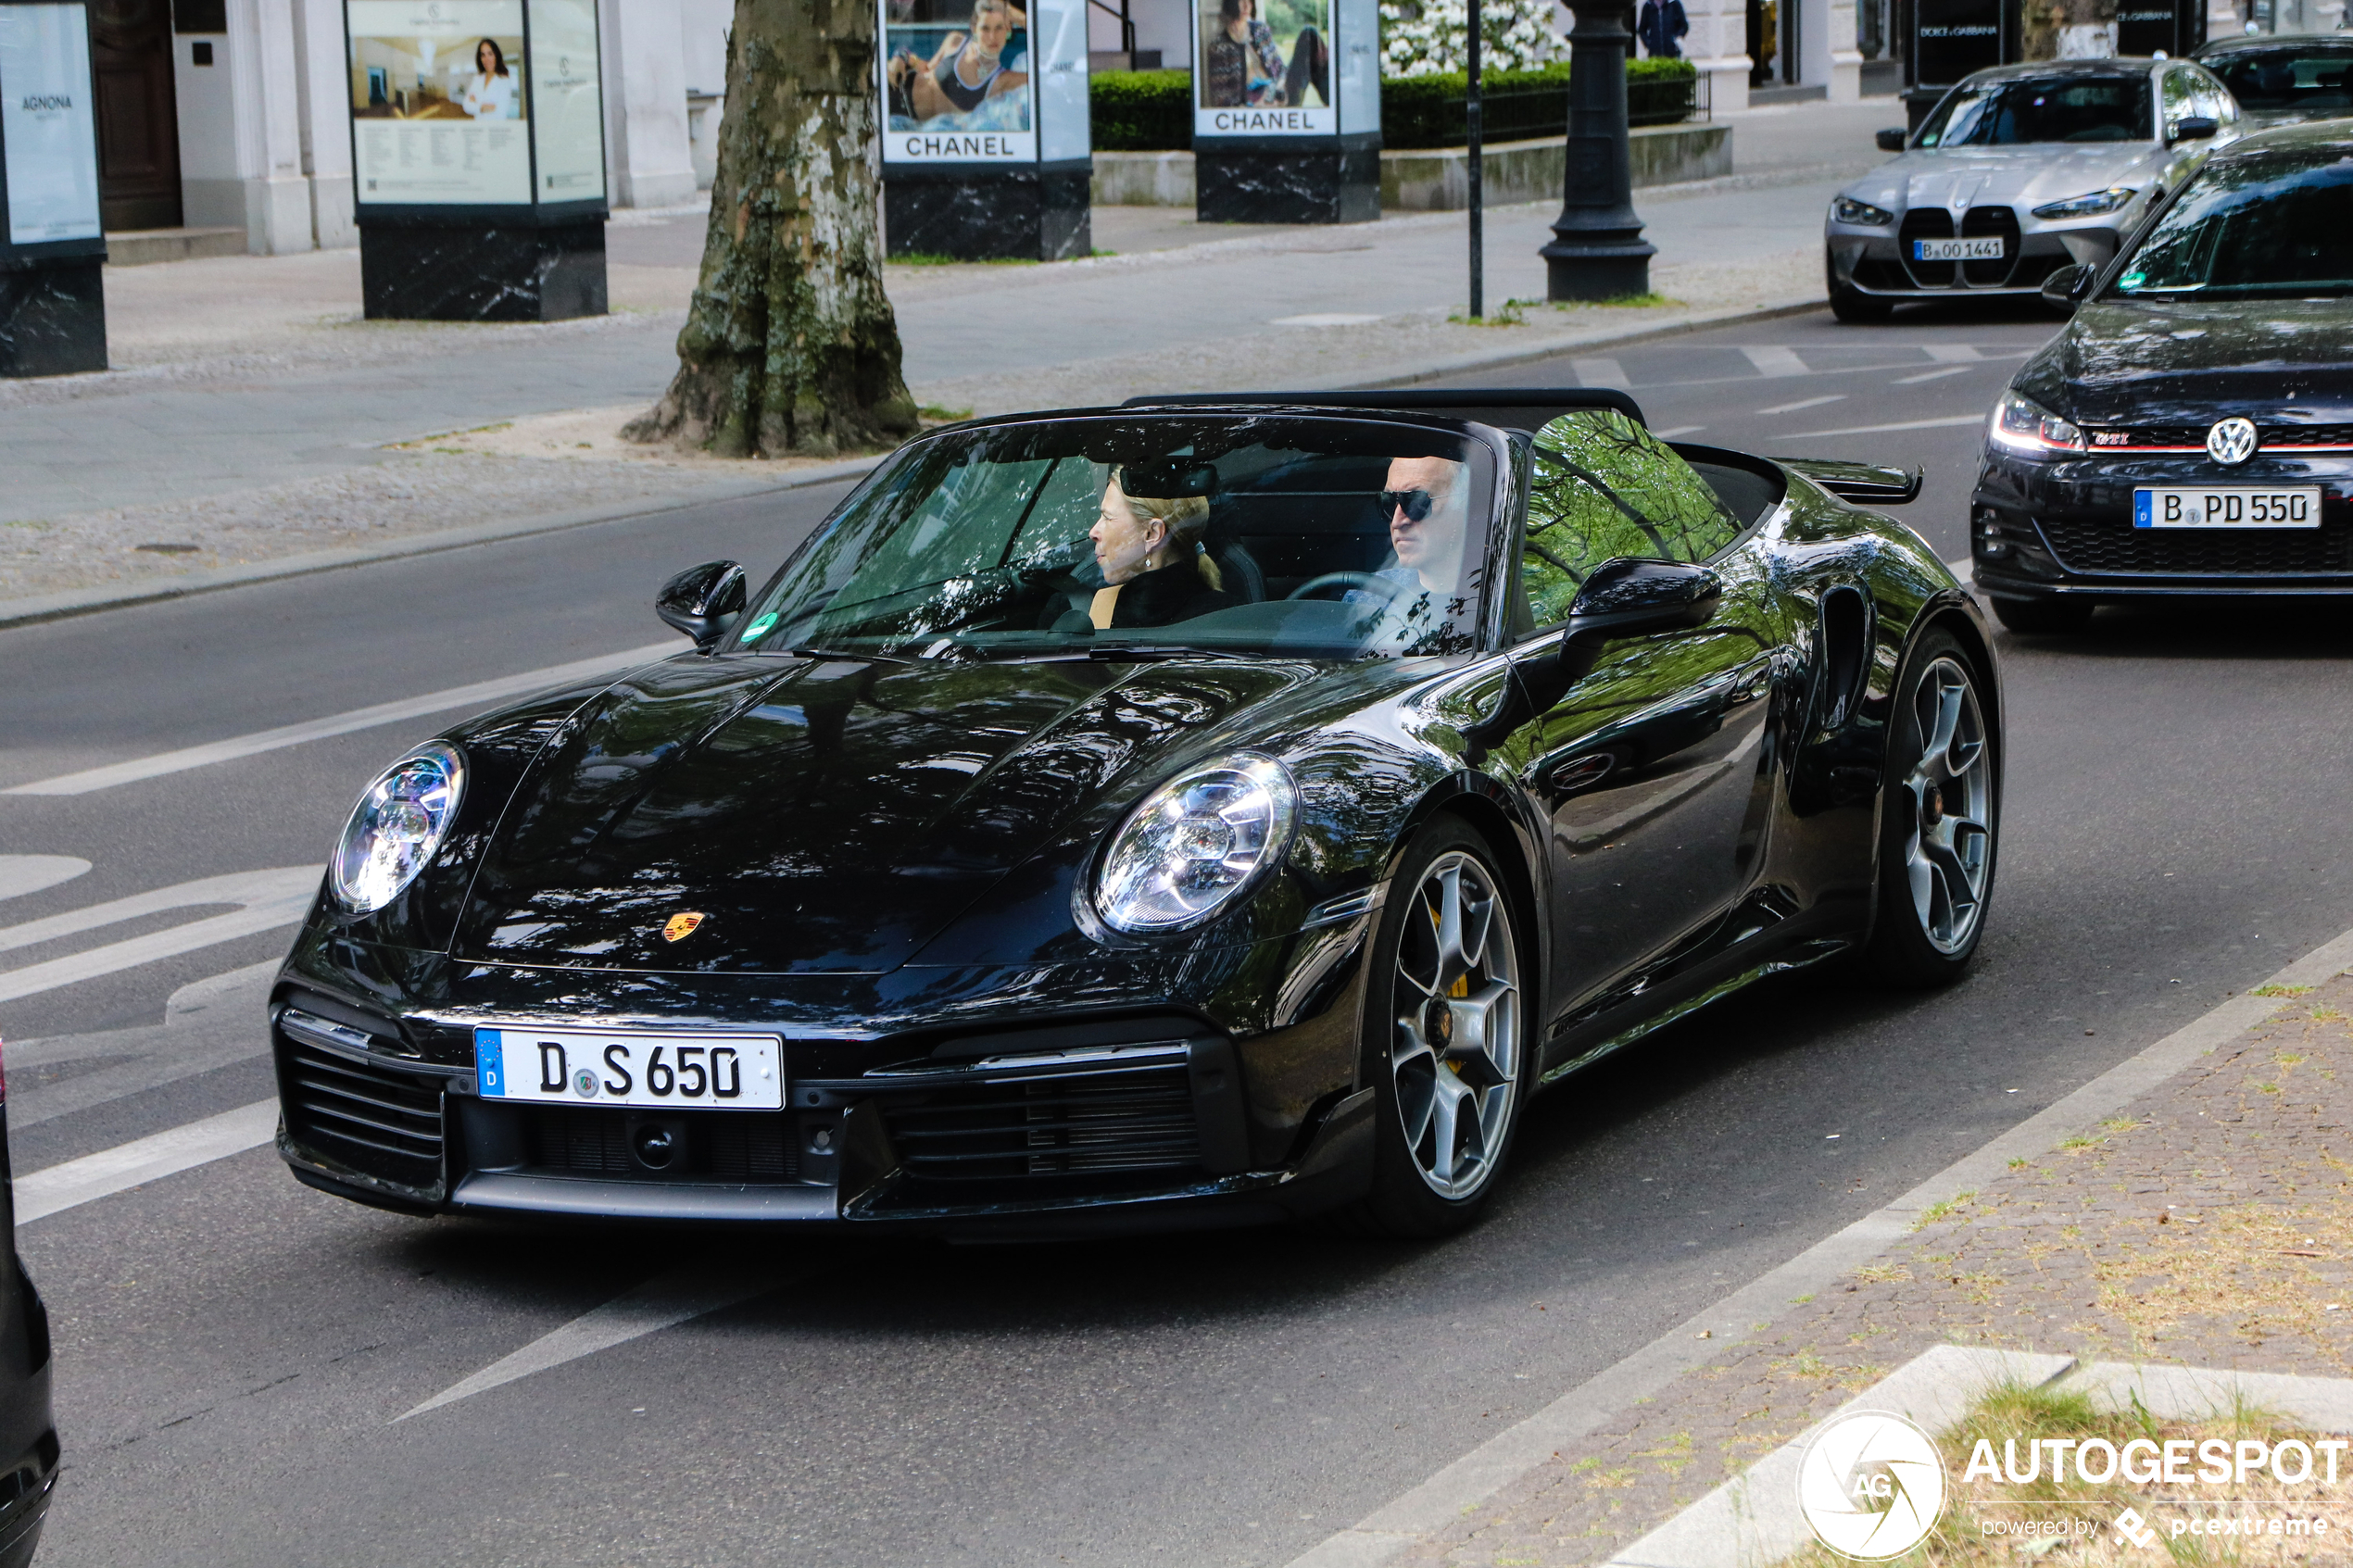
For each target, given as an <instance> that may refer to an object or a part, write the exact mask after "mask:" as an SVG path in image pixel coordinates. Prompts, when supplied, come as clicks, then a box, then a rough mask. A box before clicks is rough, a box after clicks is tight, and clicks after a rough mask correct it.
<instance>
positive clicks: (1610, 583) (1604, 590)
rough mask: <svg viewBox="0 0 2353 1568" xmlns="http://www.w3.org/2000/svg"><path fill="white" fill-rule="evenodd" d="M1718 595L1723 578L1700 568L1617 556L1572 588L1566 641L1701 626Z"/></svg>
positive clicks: (1721, 592)
mask: <svg viewBox="0 0 2353 1568" xmlns="http://www.w3.org/2000/svg"><path fill="white" fill-rule="evenodd" d="M1723 597H1724V580H1723V579H1722V578H1720V577H1718V576H1717V575H1716V573H1715V572H1713V571H1709V570H1708V569H1707V568H1706V567H1704V566H1692V565H1691V564H1690V563H1689V562H1686V561H1679V560H1637V559H1635V558H1632V557H1629V556H1620V557H1618V558H1617V559H1616V560H1605V561H1604V562H1602V564H1601V565H1599V566H1597V567H1595V568H1594V569H1593V574H1592V576H1591V577H1588V578H1587V579H1585V585H1584V586H1583V587H1582V588H1579V590H1578V591H1577V598H1576V601H1575V602H1574V603H1572V604H1571V605H1570V606H1569V607H1568V638H1567V640H1568V641H1569V642H1572V643H1576V642H1606V641H1607V640H1609V639H1610V638H1612V637H1638V636H1641V635H1642V634H1643V633H1647V632H1676V631H1681V630H1683V629H1685V628H1688V627H1692V626H1702V625H1705V624H1706V622H1707V618H1708V617H1709V616H1711V615H1714V614H1715V613H1716V607H1717V605H1718V604H1719V603H1720V602H1722V600H1723Z"/></svg>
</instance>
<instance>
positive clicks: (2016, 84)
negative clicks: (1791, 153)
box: [1822, 59, 2239, 321]
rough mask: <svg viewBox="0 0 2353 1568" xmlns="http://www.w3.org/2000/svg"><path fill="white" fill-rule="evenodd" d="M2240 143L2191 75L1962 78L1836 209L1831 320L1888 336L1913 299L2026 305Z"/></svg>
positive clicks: (2216, 93) (1895, 139) (2075, 64)
mask: <svg viewBox="0 0 2353 1568" xmlns="http://www.w3.org/2000/svg"><path fill="white" fill-rule="evenodd" d="M2238 134H2239V107H2238V104H2237V102H2236V101H2235V100H2233V98H2232V96H2231V94H2230V90H2229V89H2228V88H2226V87H2224V86H2223V85H2222V83H2221V82H2220V81H2219V80H2217V79H2216V78H2215V76H2214V75H2213V74H2212V73H2211V72H2209V71H2208V70H2207V69H2206V68H2205V67H2203V66H2200V65H2197V64H2196V63H2195V62H2193V61H2189V60H2140V59H2108V60H2056V61H2045V62H2043V63H2040V64H2035V65H2020V66H2002V67H1999V68H1997V69H1993V70H1982V71H1979V72H1978V73H1977V74H1976V75H1974V76H1970V77H1968V78H1966V79H1965V80H1963V81H1962V82H1961V83H1960V84H1959V85H1958V86H1957V87H1955V88H1954V89H1953V90H1952V91H1951V92H1949V93H1947V94H1945V95H1944V99H1943V101H1941V102H1940V103H1938V105H1937V106H1936V107H1935V108H1934V109H1933V110H1932V111H1931V113H1930V115H1929V117H1928V119H1925V120H1923V121H1922V122H1921V123H1920V128H1919V132H1918V133H1917V134H1915V135H1913V136H1911V137H1909V138H1908V139H1907V138H1906V136H1905V134H1904V132H1900V131H1882V132H1880V145H1881V147H1883V148H1886V149H1887V150H1888V151H1891V152H1899V151H1900V152H1901V153H1902V154H1903V156H1902V157H1897V158H1894V159H1892V160H1890V161H1889V162H1888V163H1886V164H1883V165H1882V166H1881V167H1880V168H1879V169H1875V170H1873V171H1872V172H1871V173H1869V174H1868V175H1866V176H1864V177H1863V178H1862V179H1860V180H1857V181H1856V182H1854V183H1853V184H1851V185H1849V186H1847V187H1846V189H1845V190H1843V191H1842V192H1840V193H1839V194H1838V195H1837V196H1835V197H1834V198H1832V200H1831V209H1830V213H1829V215H1828V217H1827V219H1826V220H1825V221H1824V226H1823V235H1822V240H1823V250H1824V265H1825V267H1826V270H1827V271H1828V274H1829V285H1830V296H1831V310H1832V311H1833V312H1834V313H1835V314H1836V315H1837V317H1838V319H1839V320H1842V321H1883V320H1887V318H1888V315H1889V313H1890V312H1892V311H1893V310H1894V308H1895V307H1896V306H1897V305H1899V304H1902V303H1903V302H1905V301H1906V300H1927V299H1949V298H1952V297H1954V296H1955V295H1988V294H2009V295H2032V294H2034V293H2035V292H2036V291H2038V290H2039V289H2040V288H2041V287H2042V284H2043V280H2044V279H2045V278H2046V277H2048V276H2050V274H2051V273H2053V272H2055V271H2057V270H2058V269H2060V268H2062V267H2069V266H2074V265H2077V264H2079V263H2086V264H2090V265H2092V266H2100V265H2104V264H2105V263H2107V262H2108V260H2109V259H2110V258H2111V257H2114V256H2115V255H2116V251H2117V246H2118V245H2119V244H2120V242H2121V240H2122V238H2123V236H2125V235H2126V234H2129V233H2131V232H2133V228H2134V227H2135V226H2136V225H2137V224H2138V223H2139V222H2140V220H2142V218H2143V217H2145V215H2146V214H2147V212H2148V211H2149V208H2150V207H2151V206H2152V205H2153V204H2154V203H2156V202H2157V201H2158V199H2159V198H2160V197H2161V196H2162V195H2163V194H2164V193H2165V192H2167V191H2169V190H2171V189H2174V188H2175V187H2177V186H2179V185H2180V184H2181V182H2183V180H2185V179H2187V178H2188V177H2189V176H2190V174H2191V172H2192V171H2193V170H2195V169H2196V167H2197V166H2198V164H2199V163H2201V162H2203V161H2204V160H2205V158H2206V157H2207V155H2208V153H2210V152H2211V151H2212V150H2213V149H2214V148H2216V147H2217V146H2221V145H2222V144H2226V143H2228V142H2230V141H2232V140H2233V139H2234V138H2236V137H2237V135H2238Z"/></svg>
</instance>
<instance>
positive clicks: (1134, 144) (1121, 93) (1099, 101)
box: [1087, 70, 1193, 153]
mask: <svg viewBox="0 0 2353 1568" xmlns="http://www.w3.org/2000/svg"><path fill="white" fill-rule="evenodd" d="M1088 94H1089V97H1088V109H1087V118H1088V124H1089V125H1091V126H1092V127H1093V129H1094V136H1095V150H1096V151H1097V152H1099V153H1156V152H1166V151H1169V150H1171V149H1174V148H1182V147H1189V146H1191V145H1192V144H1193V73H1192V72H1191V71H1189V70H1106V71H1098V72H1096V73H1095V75H1094V76H1093V78H1092V79H1091V80H1090V81H1089V82H1088Z"/></svg>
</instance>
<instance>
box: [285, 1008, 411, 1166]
mask: <svg viewBox="0 0 2353 1568" xmlns="http://www.w3.org/2000/svg"><path fill="white" fill-rule="evenodd" d="M279 1052H280V1055H279V1058H278V1081H279V1086H280V1089H281V1091H282V1093H283V1099H284V1102H285V1113H286V1131H287V1133H288V1134H289V1135H292V1136H293V1138H294V1139H295V1141H296V1142H297V1143H300V1144H303V1145H306V1146H307V1147H308V1148H313V1149H316V1150H318V1151H319V1152H320V1153H321V1154H323V1155H326V1156H328V1157H330V1158H331V1159H333V1160H337V1161H340V1162H341V1163H343V1164H345V1165H347V1166H349V1167H350V1168H351V1169H352V1170H354V1171H357V1172H359V1173H361V1174H362V1175H369V1176H374V1177H376V1178H377V1179H378V1180H380V1181H385V1182H391V1183H393V1184H395V1185H399V1186H404V1187H413V1188H422V1187H433V1186H436V1185H439V1184H440V1181H441V1081H440V1080H439V1079H438V1078H433V1077H427V1076H424V1075H423V1074H421V1073H401V1072H396V1071H394V1070H391V1069H389V1068H382V1067H378V1066H376V1065H374V1064H373V1063H371V1062H364V1061H360V1060H356V1059H355V1058H352V1057H348V1056H344V1055H341V1054H339V1053H337V1052H333V1051H326V1050H321V1049H319V1048H318V1047H313V1046H308V1045H304V1044H301V1043H299V1042H296V1041H293V1040H287V1039H283V1037H282V1039H281V1043H280V1046H279Z"/></svg>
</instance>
